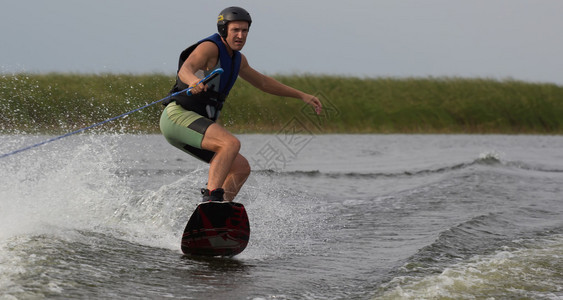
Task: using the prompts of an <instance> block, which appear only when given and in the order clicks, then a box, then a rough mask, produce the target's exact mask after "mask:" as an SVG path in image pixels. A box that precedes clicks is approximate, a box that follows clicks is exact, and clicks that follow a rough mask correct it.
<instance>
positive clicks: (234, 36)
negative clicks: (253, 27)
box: [226, 21, 248, 51]
mask: <svg viewBox="0 0 563 300" xmlns="http://www.w3.org/2000/svg"><path fill="white" fill-rule="evenodd" d="M247 36H248V22H246V21H232V22H229V24H228V28H227V39H226V40H227V43H228V44H229V46H230V47H231V49H233V50H236V51H240V50H241V49H242V47H244V44H245V43H246V37H247Z"/></svg>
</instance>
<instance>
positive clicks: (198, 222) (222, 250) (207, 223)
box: [182, 201, 250, 256]
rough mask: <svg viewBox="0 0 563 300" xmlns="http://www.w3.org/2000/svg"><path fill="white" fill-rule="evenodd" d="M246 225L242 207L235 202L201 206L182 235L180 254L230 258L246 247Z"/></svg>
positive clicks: (248, 224)
mask: <svg viewBox="0 0 563 300" xmlns="http://www.w3.org/2000/svg"><path fill="white" fill-rule="evenodd" d="M249 238H250V223H249V221H248V215H247V214H246V210H245V209H244V206H243V205H242V204H240V203H236V202H214V201H210V202H202V203H200V204H199V205H198V206H197V208H196V209H195V211H194V212H193V214H192V216H191V217H190V220H189V221H188V224H187V225H186V228H185V229H184V234H183V235H182V252H184V254H190V255H203V256H234V255H237V254H239V253H241V252H242V251H243V250H244V249H245V248H246V245H248V239H249Z"/></svg>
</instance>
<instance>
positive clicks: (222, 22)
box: [217, 6, 252, 38]
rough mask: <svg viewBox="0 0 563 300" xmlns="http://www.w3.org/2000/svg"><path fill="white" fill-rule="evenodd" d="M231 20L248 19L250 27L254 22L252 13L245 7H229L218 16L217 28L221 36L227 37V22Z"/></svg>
mask: <svg viewBox="0 0 563 300" xmlns="http://www.w3.org/2000/svg"><path fill="white" fill-rule="evenodd" d="M231 21H246V22H248V27H250V24H251V23H252V19H251V18H250V14H249V13H248V12H247V11H246V10H245V9H244V8H241V7H237V6H231V7H227V8H225V9H223V10H222V11H221V13H219V17H217V30H218V31H219V35H221V37H223V38H227V24H229V22H231Z"/></svg>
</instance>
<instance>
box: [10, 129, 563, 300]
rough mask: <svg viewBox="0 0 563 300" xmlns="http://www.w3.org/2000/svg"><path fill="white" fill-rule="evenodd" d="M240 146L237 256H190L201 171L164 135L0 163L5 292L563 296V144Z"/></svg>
mask: <svg viewBox="0 0 563 300" xmlns="http://www.w3.org/2000/svg"><path fill="white" fill-rule="evenodd" d="M45 138H46V137H44V136H43V137H42V136H1V137H0V152H2V153H6V152H9V151H12V150H14V149H17V148H20V147H24V146H27V145H29V144H31V143H34V142H38V141H41V140H44V139H45ZM240 139H241V140H242V143H243V149H242V153H243V154H244V155H245V156H246V157H247V158H248V159H249V161H250V162H251V165H252V167H253V174H252V175H251V178H250V179H249V180H248V182H247V184H246V186H245V187H244V188H243V190H242V192H241V195H239V198H238V199H237V200H238V201H239V202H242V203H243V204H245V206H246V208H247V211H248V214H249V217H250V222H251V229H252V233H251V239H250V244H249V246H248V248H247V249H246V250H245V251H244V252H243V253H242V254H240V255H238V256H236V257H234V258H212V259H199V258H190V257H184V256H182V254H181V251H180V236H181V233H182V230H183V228H184V226H185V223H186V222H187V220H188V218H189V216H190V214H191V212H192V211H193V209H194V208H195V206H196V205H197V203H198V201H199V199H200V195H199V194H198V190H199V188H200V187H203V186H204V185H205V182H206V176H207V168H206V165H204V164H201V163H199V162H197V161H195V160H194V159H192V158H191V157H188V156H187V155H185V154H184V153H182V152H180V151H178V150H176V149H175V148H173V147H171V146H169V145H168V144H167V143H166V142H165V141H164V139H163V138H162V137H161V136H159V135H154V136H152V135H149V136H138V135H81V136H74V137H69V138H66V139H64V140H61V141H57V142H54V143H50V144H48V145H45V146H42V147H40V148H37V149H35V150H31V151H26V152H23V153H20V154H17V155H14V156H10V157H8V158H4V159H2V160H1V161H0V172H1V178H2V179H1V180H0V299H15V298H18V299H19V298H22V299H29V298H31V299H33V298H42V297H50V298H124V297H125V298H131V297H139V298H164V297H174V298H186V299H202V298H204V299H274V298H275V299H302V298H306V299H317V298H323V299H325V298H335V299H378V298H383V299H403V298H439V297H450V298H453V299H461V298H487V297H491V298H499V299H502V298H519V297H529V298H538V299H558V298H560V297H563V284H562V282H563V218H562V217H561V215H562V213H563V191H562V187H563V184H562V183H563V151H562V149H563V137H560V136H502V135H487V136H476V135H320V136H316V135H315V136H313V135H311V136H294V137H291V138H288V137H287V136H286V137H280V136H276V135H242V136H240Z"/></svg>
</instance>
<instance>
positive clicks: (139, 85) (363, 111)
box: [0, 74, 563, 134]
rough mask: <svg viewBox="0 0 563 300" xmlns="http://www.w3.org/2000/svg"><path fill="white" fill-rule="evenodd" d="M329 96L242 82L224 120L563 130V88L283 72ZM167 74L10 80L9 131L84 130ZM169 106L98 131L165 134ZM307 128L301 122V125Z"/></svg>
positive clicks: (0, 113) (310, 126) (0, 89)
mask: <svg viewBox="0 0 563 300" xmlns="http://www.w3.org/2000/svg"><path fill="white" fill-rule="evenodd" d="M275 78H276V79H278V80H279V81H281V82H283V83H285V84H288V85H290V86H293V87H295V88H297V89H300V90H303V91H306V92H308V93H311V94H316V95H318V96H319V98H320V99H321V101H323V103H324V105H325V108H326V109H325V113H323V115H321V116H320V117H315V116H313V115H312V111H311V110H310V109H309V108H308V107H306V106H304V104H303V103H302V102H301V101H299V100H296V99H291V98H281V97H277V96H272V95H268V94H265V93H262V92H260V91H258V90H257V89H255V88H253V87H252V86H250V85H249V84H248V83H246V82H245V81H244V80H239V81H238V82H237V84H236V85H235V88H234V89H233V90H232V91H231V95H230V96H229V99H228V100H227V103H226V104H225V108H224V110H223V112H222V117H221V123H223V124H224V125H225V126H226V127H227V128H229V129H230V130H232V131H234V132H238V133H241V132H276V131H279V130H284V129H291V130H294V131H295V130H306V131H309V132H315V133H509V134H516V133H535V134H537V133H539V134H560V133H563V87H562V86H558V85H555V84H542V83H528V82H521V81H513V80H507V81H498V80H490V79H466V78H404V79H399V78H353V77H338V76H316V75H315V76H313V75H299V76H275ZM173 81H174V78H173V76H168V75H162V74H148V75H129V74H121V75H112V74H98V75H95V74H91V75H85V74H15V75H3V76H2V77H1V78H0V132H2V133H61V132H68V131H70V130H76V129H80V128H83V127H86V126H89V125H92V124H95V123H98V122H100V121H103V120H105V119H108V118H111V117H114V116H117V115H120V114H122V113H125V112H128V111H130V110H133V109H135V108H138V107H140V106H143V105H145V104H148V103H151V102H153V101H156V100H159V99H161V98H163V97H165V96H166V94H167V93H168V91H169V90H170V88H171V86H172V84H173ZM161 111H162V105H160V104H156V105H153V106H151V107H148V108H146V109H143V110H141V111H139V112H135V113H133V114H131V115H129V116H128V117H126V118H123V119H119V120H116V121H114V122H111V123H108V124H104V125H103V126H100V127H98V128H97V129H96V130H98V131H121V132H132V133H140V132H148V133H155V132H158V131H159V129H158V120H159V118H160V112H161ZM295 124H297V125H298V126H295Z"/></svg>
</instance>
